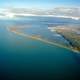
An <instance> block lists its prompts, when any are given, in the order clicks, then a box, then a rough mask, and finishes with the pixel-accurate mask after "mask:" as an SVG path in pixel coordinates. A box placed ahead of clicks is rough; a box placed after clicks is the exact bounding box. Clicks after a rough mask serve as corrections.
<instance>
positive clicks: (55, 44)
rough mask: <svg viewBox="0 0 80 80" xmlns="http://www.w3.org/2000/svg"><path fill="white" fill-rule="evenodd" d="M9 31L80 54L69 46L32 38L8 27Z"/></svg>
mask: <svg viewBox="0 0 80 80" xmlns="http://www.w3.org/2000/svg"><path fill="white" fill-rule="evenodd" d="M7 30H8V31H9V32H13V33H15V34H16V35H20V36H23V37H27V38H30V39H34V40H38V41H41V42H44V43H47V44H50V45H54V46H57V47H60V48H65V49H67V50H70V51H73V52H75V53H80V52H78V51H77V50H74V49H73V48H69V47H67V46H64V45H60V44H57V43H55V42H50V41H48V40H44V39H42V38H39V37H35V36H30V35H28V34H24V33H21V32H17V31H16V29H15V30H10V28H8V27H7Z"/></svg>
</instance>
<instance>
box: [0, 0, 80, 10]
mask: <svg viewBox="0 0 80 80" xmlns="http://www.w3.org/2000/svg"><path fill="white" fill-rule="evenodd" d="M0 7H1V8H2V7H19V8H46V9H48V8H54V7H80V0H0Z"/></svg>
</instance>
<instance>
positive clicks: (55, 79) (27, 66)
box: [0, 21, 80, 80]
mask: <svg viewBox="0 0 80 80" xmlns="http://www.w3.org/2000/svg"><path fill="white" fill-rule="evenodd" d="M14 23H15V22H14V21H8V22H7V21H1V22H0V78H2V79H0V80H71V79H72V80H78V79H77V78H78V77H79V75H80V54H76V53H74V52H72V51H69V50H66V49H64V48H60V47H57V46H53V45H50V44H46V43H44V42H40V41H37V40H32V39H29V38H27V37H23V36H19V35H16V34H14V33H12V32H9V31H8V30H7V28H6V27H7V26H9V25H13V24H14ZM16 23H17V22H16Z"/></svg>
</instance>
